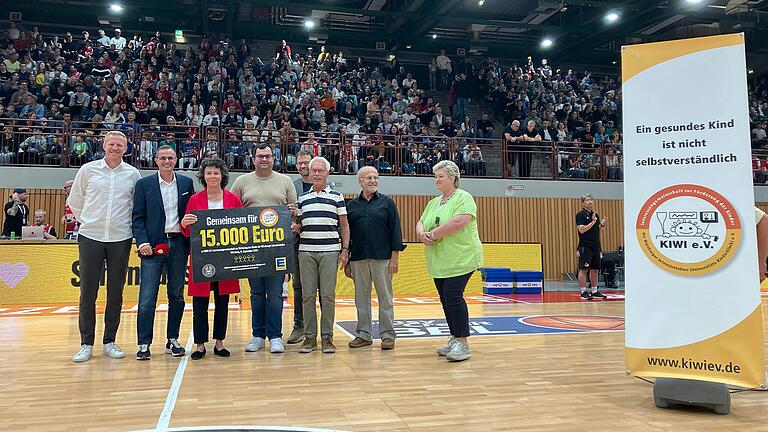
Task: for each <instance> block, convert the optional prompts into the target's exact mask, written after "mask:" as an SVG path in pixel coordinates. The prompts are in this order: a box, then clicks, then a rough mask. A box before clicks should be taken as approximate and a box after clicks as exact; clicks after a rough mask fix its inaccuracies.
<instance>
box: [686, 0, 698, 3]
mask: <svg viewBox="0 0 768 432" xmlns="http://www.w3.org/2000/svg"><path fill="white" fill-rule="evenodd" d="M685 2H686V3H688V4H699V3H701V0H685Z"/></svg>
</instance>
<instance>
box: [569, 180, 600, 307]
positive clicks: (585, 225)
mask: <svg viewBox="0 0 768 432" xmlns="http://www.w3.org/2000/svg"><path fill="white" fill-rule="evenodd" d="M593 204H594V200H593V199H592V195H590V194H584V195H582V196H581V211H579V212H578V213H576V229H577V230H578V232H579V246H578V254H579V289H580V290H581V299H582V300H592V299H596V298H598V299H604V298H605V295H604V294H603V293H601V292H598V291H597V273H598V270H600V228H604V227H605V221H606V218H605V217H603V218H602V219H600V216H599V215H598V214H597V213H595V212H594V211H593V210H592V206H593ZM587 272H589V280H590V283H591V285H592V292H591V293H590V292H588V291H587Z"/></svg>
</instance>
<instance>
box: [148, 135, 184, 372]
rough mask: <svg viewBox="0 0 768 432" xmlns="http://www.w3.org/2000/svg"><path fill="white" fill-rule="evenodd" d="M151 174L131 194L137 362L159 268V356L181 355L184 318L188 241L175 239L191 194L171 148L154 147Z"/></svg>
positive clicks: (150, 327) (153, 304) (154, 298)
mask: <svg viewBox="0 0 768 432" xmlns="http://www.w3.org/2000/svg"><path fill="white" fill-rule="evenodd" d="M155 163H156V164H157V167H158V172H157V174H153V175H151V176H148V177H145V178H143V179H141V180H139V181H138V183H136V191H135V192H134V195H133V237H134V238H135V239H136V247H137V248H138V253H139V257H141V284H140V285H139V314H138V317H137V319H136V327H137V332H138V339H139V351H138V352H137V353H136V359H137V360H149V358H150V355H151V354H150V351H149V346H150V345H151V344H152V333H153V327H154V323H155V307H156V306H157V292H158V291H159V288H160V278H161V276H162V274H163V269H165V271H166V274H167V280H166V285H167V287H168V327H167V330H166V331H167V342H166V344H165V353H166V354H171V355H173V356H174V357H182V356H184V347H182V346H181V344H180V343H179V341H178V338H179V326H180V325H181V317H182V315H183V314H184V276H185V273H186V269H187V257H188V256H189V239H187V238H186V237H184V236H183V235H181V228H180V225H179V222H180V221H181V219H182V218H183V217H184V213H185V212H186V209H187V202H188V201H189V197H191V196H192V195H193V194H194V193H195V189H194V184H193V182H192V179H190V178H189V177H185V176H181V175H176V173H174V172H173V168H174V167H175V166H176V151H175V150H174V149H173V147H171V146H161V147H160V148H158V149H157V154H156V156H155Z"/></svg>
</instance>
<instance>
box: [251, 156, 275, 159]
mask: <svg viewBox="0 0 768 432" xmlns="http://www.w3.org/2000/svg"><path fill="white" fill-rule="evenodd" d="M253 158H254V159H261V160H270V159H272V158H273V156H272V155H254V156H253Z"/></svg>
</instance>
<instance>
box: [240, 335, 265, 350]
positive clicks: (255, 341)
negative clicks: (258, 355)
mask: <svg viewBox="0 0 768 432" xmlns="http://www.w3.org/2000/svg"><path fill="white" fill-rule="evenodd" d="M260 349H264V338H260V337H256V336H252V337H251V341H250V342H248V345H246V346H245V350H246V351H247V352H256V351H258V350H260Z"/></svg>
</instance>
